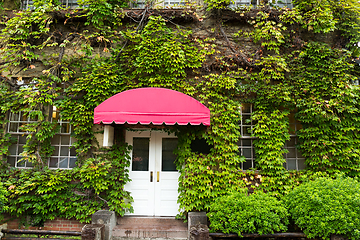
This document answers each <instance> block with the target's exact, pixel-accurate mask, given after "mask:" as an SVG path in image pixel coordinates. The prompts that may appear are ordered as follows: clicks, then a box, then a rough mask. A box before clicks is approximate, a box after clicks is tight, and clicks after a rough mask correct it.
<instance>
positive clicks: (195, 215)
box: [188, 212, 210, 240]
mask: <svg viewBox="0 0 360 240" xmlns="http://www.w3.org/2000/svg"><path fill="white" fill-rule="evenodd" d="M209 238H210V236H209V228H208V226H207V217H206V212H189V213H188V239H189V240H208V239H209Z"/></svg>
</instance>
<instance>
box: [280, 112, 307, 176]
mask: <svg viewBox="0 0 360 240" xmlns="http://www.w3.org/2000/svg"><path fill="white" fill-rule="evenodd" d="M288 117H289V134H290V139H289V140H288V141H286V142H285V145H284V149H286V150H288V153H284V159H285V163H284V167H285V169H286V170H296V171H300V170H304V169H306V164H305V157H304V156H302V154H301V152H300V150H299V149H298V148H297V145H298V141H299V138H298V136H297V135H296V132H297V131H298V130H300V129H301V128H302V125H301V123H300V122H299V121H298V120H296V119H295V113H294V112H291V113H290V115H289V116H288ZM291 142H293V144H292V145H291V146H289V144H290V143H291ZM289 150H290V151H289ZM290 155H293V156H292V157H290ZM290 161H295V168H294V167H291V168H290V169H289V165H290V164H289V162H290ZM299 162H302V164H301V163H300V164H299Z"/></svg>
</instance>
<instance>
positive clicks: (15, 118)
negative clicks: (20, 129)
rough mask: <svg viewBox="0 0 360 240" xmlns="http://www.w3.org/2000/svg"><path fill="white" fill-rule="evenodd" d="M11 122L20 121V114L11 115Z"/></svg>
mask: <svg viewBox="0 0 360 240" xmlns="http://www.w3.org/2000/svg"><path fill="white" fill-rule="evenodd" d="M10 121H19V113H10Z"/></svg>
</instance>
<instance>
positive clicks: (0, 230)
mask: <svg viewBox="0 0 360 240" xmlns="http://www.w3.org/2000/svg"><path fill="white" fill-rule="evenodd" d="M3 229H7V223H4V224H2V225H0V239H1V238H2V237H3V236H4V234H3V233H2V230H3Z"/></svg>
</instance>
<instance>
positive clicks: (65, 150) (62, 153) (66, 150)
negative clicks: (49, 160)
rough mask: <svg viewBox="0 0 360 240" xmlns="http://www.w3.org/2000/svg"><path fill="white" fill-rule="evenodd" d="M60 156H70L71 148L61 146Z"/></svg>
mask: <svg viewBox="0 0 360 240" xmlns="http://www.w3.org/2000/svg"><path fill="white" fill-rule="evenodd" d="M60 149H61V150H60V156H69V147H68V146H61V148H60Z"/></svg>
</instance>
